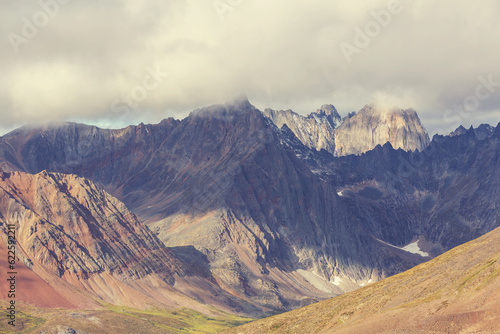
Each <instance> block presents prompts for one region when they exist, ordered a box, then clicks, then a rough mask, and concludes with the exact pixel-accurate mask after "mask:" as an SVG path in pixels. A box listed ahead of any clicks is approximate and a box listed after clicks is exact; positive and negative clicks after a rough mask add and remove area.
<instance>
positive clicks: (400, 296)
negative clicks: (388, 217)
mask: <svg viewBox="0 0 500 334" xmlns="http://www.w3.org/2000/svg"><path fill="white" fill-rule="evenodd" d="M224 333H227V334H230V333H238V334H244V333H259V334H260V333H426V334H427V333H500V228H499V229H496V230H494V231H492V232H490V233H488V234H486V235H484V236H482V237H480V238H478V239H476V240H473V241H471V242H468V243H466V244H464V245H461V246H459V247H456V248H454V249H452V250H450V251H449V252H446V253H445V254H443V255H441V256H439V257H437V258H435V259H433V260H431V261H429V262H426V263H423V264H421V265H419V266H417V267H415V268H413V269H410V270H408V271H406V272H404V273H401V274H399V275H396V276H393V277H390V278H388V279H385V280H382V281H380V282H378V283H375V284H373V285H370V286H367V287H365V288H362V289H359V290H356V291H353V292H351V293H347V294H344V295H342V296H339V297H336V298H333V299H330V300H326V301H323V302H319V303H316V304H313V305H310V306H307V307H304V308H301V309H297V310H294V311H291V312H287V313H283V314H280V315H276V316H273V317H270V318H266V319H262V320H258V321H255V322H251V323H249V324H246V325H243V326H241V327H237V328H233V329H229V330H228V331H226V332H224Z"/></svg>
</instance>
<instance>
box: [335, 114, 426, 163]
mask: <svg viewBox="0 0 500 334" xmlns="http://www.w3.org/2000/svg"><path fill="white" fill-rule="evenodd" d="M387 142H389V143H391V145H392V147H393V148H395V149H398V148H401V149H403V150H405V151H414V150H419V151H422V150H423V149H424V148H426V147H427V146H428V145H429V135H428V134H427V131H426V130H425V129H424V127H423V126H422V124H421V123H420V119H419V118H418V115H417V113H416V112H415V111H414V110H412V109H408V110H401V109H385V108H380V107H376V106H374V105H366V106H365V107H364V108H363V109H361V110H360V111H359V112H358V113H357V114H356V115H353V116H352V117H349V118H346V119H345V120H344V122H343V123H342V124H341V125H340V126H339V127H338V128H336V129H335V143H336V144H335V153H336V155H337V156H344V155H349V154H355V155H360V154H361V153H364V152H367V151H369V150H371V149H373V148H374V147H375V146H377V145H384V144H385V143H387Z"/></svg>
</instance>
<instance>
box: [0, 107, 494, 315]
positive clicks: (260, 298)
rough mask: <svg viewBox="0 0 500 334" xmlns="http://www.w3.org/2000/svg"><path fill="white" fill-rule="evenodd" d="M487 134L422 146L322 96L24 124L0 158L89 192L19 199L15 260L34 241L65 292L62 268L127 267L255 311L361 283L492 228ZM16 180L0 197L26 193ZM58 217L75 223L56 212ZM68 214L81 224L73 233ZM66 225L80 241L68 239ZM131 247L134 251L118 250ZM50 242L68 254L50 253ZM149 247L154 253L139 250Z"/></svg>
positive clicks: (416, 125) (8, 167)
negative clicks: (128, 118) (306, 107)
mask: <svg viewBox="0 0 500 334" xmlns="http://www.w3.org/2000/svg"><path fill="white" fill-rule="evenodd" d="M489 129H490V130H489V131H483V130H477V129H469V130H465V131H464V130H458V132H457V133H455V134H454V135H453V136H435V137H434V138H433V140H432V141H431V142H429V139H428V135H427V132H426V131H425V129H424V128H423V127H422V125H421V124H420V121H419V119H418V116H417V114H416V112H415V111H413V110H398V109H391V110H383V109H380V108H376V107H374V106H366V107H365V108H363V109H362V110H360V111H359V112H358V113H356V114H350V115H349V116H347V117H344V119H342V118H341V117H340V115H339V114H338V113H337V111H336V110H335V108H334V107H333V106H331V105H325V106H323V107H321V109H319V110H318V111H316V112H313V113H312V114H310V115H309V116H307V117H303V116H300V115H297V114H294V113H293V112H291V111H285V112H282V111H272V110H266V111H264V112H261V111H259V110H258V109H256V108H255V107H254V106H253V105H251V104H250V103H249V102H248V101H247V100H246V99H242V100H239V101H236V102H234V103H230V104H226V105H217V106H212V107H208V108H202V109H198V110H195V111H193V112H192V113H191V114H190V115H189V116H188V117H186V118H185V119H183V120H175V119H172V118H169V119H165V120H163V121H162V122H160V123H159V124H154V125H151V124H147V125H145V124H140V125H138V126H129V127H127V128H124V129H120V130H107V129H100V128H97V127H95V126H87V125H83V124H75V123H61V124H50V125H43V126H38V127H37V126H31V127H23V128H20V129H17V130H15V131H13V132H11V133H9V134H6V135H5V136H3V137H1V138H0V166H1V168H2V169H3V170H4V172H6V173H11V172H19V173H18V174H12V175H19V176H16V177H21V175H23V176H22V177H21V178H23V179H30V180H31V178H34V177H35V176H33V175H32V174H37V173H41V172H42V171H44V170H45V171H47V172H48V174H47V176H44V175H45V174H37V176H36V178H39V179H40V180H43V179H46V182H47V187H48V186H49V185H50V184H52V183H54V182H56V181H54V180H59V179H60V180H68V183H71V182H73V181H71V182H69V179H67V178H68V177H69V176H65V175H67V174H73V176H72V177H73V178H75V180H77V181H78V183H79V184H82V185H83V184H85V182H89V184H91V185H92V187H95V189H100V190H99V194H101V195H99V196H94V195H91V194H89V195H88V196H87V197H82V198H81V199H78V198H76V199H72V200H70V199H71V198H75V196H77V194H73V193H71V191H75V190H69V185H68V186H67V187H68V188H65V186H63V185H58V186H51V187H52V188H50V189H51V190H50V192H47V196H49V195H48V194H49V193H50V196H56V195H57V196H62V197H61V198H63V197H64V198H68V199H67V200H66V201H69V202H68V203H70V204H71V203H74V205H73V204H71V205H70V206H68V207H57V209H54V208H50V207H51V206H52V205H56V204H57V203H56V202H51V201H50V200H49V199H47V200H42V198H43V197H40V198H38V197H33V199H31V201H32V202H33V203H34V204H30V205H28V206H27V207H28V208H30V210H31V211H33V212H34V213H33V215H34V216H35V213H36V214H37V215H38V216H39V217H40V218H39V219H40V222H38V225H37V228H36V232H33V236H32V237H31V238H35V237H38V238H39V239H40V240H44V241H43V242H42V241H40V242H38V241H37V242H35V241H32V239H26V240H27V241H26V242H28V241H29V242H30V243H27V244H26V248H25V252H26V254H27V255H26V256H27V257H29V258H30V259H31V260H32V261H33V262H34V263H35V260H37V259H38V257H37V256H36V254H37V252H39V247H41V246H39V245H46V246H44V247H46V248H47V247H48V246H50V247H53V248H54V251H53V253H54V254H55V255H52V253H50V252H48V251H47V255H46V256H45V257H44V259H47V260H46V261H41V260H40V259H41V257H40V259H38V260H37V261H39V262H38V265H39V268H41V269H40V270H42V269H43V270H46V271H50V272H52V273H54V274H55V275H56V276H58V278H59V279H62V280H64V281H66V282H69V284H70V285H71V286H74V287H77V288H78V289H80V288H81V287H80V284H84V285H85V286H90V287H91V286H92V285H90V283H81V281H80V282H76V281H75V279H74V278H71V279H70V277H79V278H80V280H82V279H83V282H87V281H88V280H90V279H91V278H90V277H91V276H92V275H104V273H106V275H111V276H113V275H115V276H116V275H122V276H120V279H122V278H123V275H124V274H127V275H128V274H130V275H129V276H127V277H129V278H127V279H128V280H129V281H130V280H134V282H143V281H144V279H148V277H149V276H151V275H152V276H154V277H155V280H156V278H158V279H159V280H161V282H163V283H161V284H162V288H161V289H165V290H164V291H170V292H168V293H167V292H165V293H164V294H163V295H164V296H167V295H168V294H169V293H173V292H172V291H177V292H179V293H183V294H185V295H186V296H187V297H186V298H190V299H189V300H196V301H197V303H200V302H201V303H205V304H210V305H216V306H217V307H218V308H223V309H225V310H229V311H230V312H239V313H240V314H250V315H262V314H264V313H265V314H269V313H272V312H281V311H285V310H290V309H294V308H297V307H299V306H303V305H307V304H310V303H312V302H315V301H319V300H322V299H326V298H329V297H332V296H336V295H339V294H342V293H344V292H347V291H351V290H354V289H357V288H359V287H362V286H366V285H368V284H371V283H373V282H375V281H378V280H380V279H382V278H385V277H387V276H390V275H394V274H397V273H400V272H402V271H404V270H407V269H409V268H412V267H414V266H415V265H417V264H419V263H421V262H424V261H427V260H429V259H431V258H433V257H435V256H437V255H439V254H441V253H443V252H444V251H447V250H449V249H451V248H452V247H455V246H457V245H459V244H462V243H464V242H467V241H470V240H472V239H474V238H477V237H479V236H481V235H483V234H485V233H487V232H489V231H491V230H493V229H494V228H496V227H498V226H499V220H498V217H499V213H500V209H499V207H498V203H497V201H498V193H499V184H500V183H499V181H500V166H499V147H498V145H499V133H500V129H499V127H498V126H497V127H496V128H493V127H491V128H489ZM63 174H64V175H63ZM9 179H10V178H9ZM6 180H7V179H6ZM50 180H53V181H50ZM49 181H50V182H49ZM3 182H6V181H3ZM24 182H28V181H23V183H22V184H23V186H21V187H16V191H14V190H12V191H7V192H6V193H5V194H4V195H3V196H4V198H3V201H5V203H10V201H13V200H12V199H10V198H11V197H12V196H14V197H12V198H16V197H15V196H18V197H19V198H23V197H22V196H27V195H24V192H25V191H27V190H26V189H28V188H26V187H25V186H24ZM29 182H31V183H33V182H34V181H29ZM29 182H28V183H29ZM40 182H41V181H40ZM51 182H52V183H51ZM58 182H59V183H61V182H62V181H61V182H60V181H58ZM75 182H76V181H75ZM31 183H30V184H31ZM40 184H42V183H40ZM82 187H83V186H82ZM29 189H31V188H29ZM33 189H35V188H33ZM73 189H74V188H73ZM82 189H85V188H82ZM92 189H94V188H92ZM82 191H83V190H82ZM96 191H97V190H96ZM30 194H31V193H30ZM40 194H41V193H40ZM9 196H10V197H9ZM30 196H31V195H30ZM40 196H41V195H40ZM50 196H49V197H50ZM50 198H52V197H50ZM108 198H114V199H113V200H111V199H108ZM103 199H106V200H105V201H104V200H103ZM17 201H18V203H25V204H26V203H31V202H28V201H27V200H24V199H23V200H21V199H19V200H17ZM75 201H76V202H75ZM96 201H97V202H96ZM115 201H116V202H115ZM121 202H123V203H124V205H123V206H121V205H122V204H113V207H114V208H118V209H119V210H115V209H114V208H113V207H111V206H110V203H121ZM25 204H23V205H25ZM35 204H36V205H35ZM19 205H21V204H19ZM45 205H47V206H48V207H49V208H45V207H44V206H45ZM57 205H60V204H57ZM68 205H69V204H68ZM101 206H104V207H106V206H110V210H111V211H110V212H109V213H108V212H107V211H106V210H104V209H100V207H101ZM7 207H8V205H7V204H6V206H5V207H4V208H5V209H3V210H7V209H6V208H7ZM84 208H86V209H84ZM75 210H76V211H75ZM78 210H80V211H78ZM87 210H88V211H87ZM126 210H130V211H126ZM73 211H74V212H75V214H76V213H77V215H76V216H75V219H76V220H75V219H73V220H70V219H69V218H68V217H72V216H71V214H72V212H73ZM47 212H51V214H50V215H49V214H48V213H47ZM111 212H113V215H114V216H113V215H112V217H115V218H113V219H111V220H110V219H109V218H107V217H108V215H110V214H111ZM1 214H2V216H0V217H3V218H2V219H4V220H5V219H6V218H5V217H11V218H9V219H14V218H12V215H10V216H9V213H8V212H6V211H2V212H1ZM34 216H33V217H34ZM122 216H123V217H125V218H126V219H125V218H122ZM78 217H80V218H78ZM127 217H128V218H127ZM134 217H136V218H134ZM66 218H68V219H66ZM78 219H82V221H85V222H87V220H85V219H88V222H87V223H86V224H87V226H92V228H91V227H89V228H88V231H87V230H85V229H82V230H79V226H80V225H81V224H77V223H76V222H78V221H80V220H78ZM42 221H43V224H42ZM71 222H72V223H71ZM125 222H126V224H125ZM122 223H123V224H125V225H123V224H122ZM30 224H34V222H32V223H30ZM51 224H55V225H54V226H53V225H51ZM71 224H72V225H71ZM110 224H111V225H110ZM137 224H139V225H137ZM30 226H31V225H30ZM83 226H85V225H83ZM49 227H50V229H49ZM122 229H124V231H125V230H126V231H127V233H126V234H123V233H122V232H120V231H122ZM136 229H138V231H141V233H142V234H141V235H143V236H144V237H141V238H139V237H138V235H139V234H138V233H136V232H135V230H136ZM27 231H30V229H29V228H28V230H27ZM26 233H27V234H26V235H29V233H31V232H26ZM72 233H73V234H74V235H73V234H72ZM75 233H76V234H75ZM66 235H70V236H71V238H73V240H75V241H77V240H80V239H82V240H85V242H86V243H85V244H81V247H78V246H77V245H74V247H73V246H71V247H69V245H73V244H72V243H71V242H70V240H71V239H67V240H66V239H64V238H66ZM42 236H43V238H44V239H42ZM27 238H28V237H27ZM121 238H126V240H122V239H121ZM137 238H139V239H137ZM108 239H109V240H112V241H113V243H111V241H106V242H107V243H108V245H109V246H107V248H106V247H104V246H103V245H106V243H104V241H105V240H108ZM82 242H83V241H82ZM78 243H79V242H76V244H78ZM135 243H137V244H139V245H141V247H142V248H139V249H135V248H134V247H132V246H130V247H129V248H125V249H122V248H120V247H125V246H126V245H129V244H130V245H132V244H135ZM115 244H116V246H114V245H115ZM62 245H65V247H66V249H74V250H75V253H78V252H80V253H78V256H77V255H74V257H72V256H73V255H71V256H69V258H65V257H64V256H63V255H61V256H57V254H58V253H57V252H56V249H57V247H59V246H61V247H62ZM91 245H100V246H99V247H100V248H99V247H97V246H91ZM118 245H121V246H118ZM151 245H155V247H157V248H155V249H156V251H155V252H160V253H161V254H167V255H168V256H167V255H161V254H160V253H158V256H156V257H155V259H156V260H154V261H153V260H151V259H149V258H148V257H144V258H143V257H141V256H143V255H141V254H143V253H141V252H146V251H147V250H148V249H149V248H150V247H152V246H151ZM68 247H69V248H68ZM89 247H94V248H89ZM87 248H89V249H90V250H92V251H90V250H89V251H88V253H86V251H84V250H85V249H87ZM30 252H32V253H30ZM99 252H100V253H99ZM137 252H139V253H137ZM62 253H63V252H62V251H61V254H62ZM152 254H155V253H154V252H153V253H152ZM49 255H50V256H49ZM129 258H130V259H134V261H135V262H133V261H132V262H129V260H128V259H129ZM84 259H87V260H85V261H90V259H92V261H94V262H95V265H94V262H92V265H91V264H90V262H89V263H86V262H85V261H84ZM49 260H50V261H49ZM80 260H81V261H80ZM79 261H80V262H79ZM129 263H130V264H129ZM134 263H135V264H136V265H134ZM84 264H85V266H86V267H88V268H89V270H87V269H85V270H83V269H80V268H85V266H84ZM73 271H76V272H77V273H81V272H88V273H89V275H87V276H88V277H89V278H86V277H85V276H84V275H83V274H80V275H79V276H75V275H76V274H70V273H72V272H73ZM90 274H92V275H90ZM113 277H114V276H113ZM137 284H139V283H137ZM140 284H143V283H140ZM144 284H145V283H144ZM163 284H165V285H163ZM172 284H173V285H172ZM200 287H201V288H200ZM161 289H160V290H158V291H162V290H161ZM87 290H89V289H87ZM90 290H92V291H94V292H95V293H96V294H97V295H100V294H105V293H106V292H105V291H107V290H106V289H105V288H103V289H102V290H97V289H90ZM132 290H133V289H132ZM148 291H150V290H148ZM155 291H156V290H155ZM112 295H113V294H112ZM156 295H161V293H158V292H157V291H156V292H155V293H151V296H152V297H151V296H150V297H151V298H150V299H147V298H145V299H144V300H143V302H144V304H147V303H148V302H150V301H151V300H155V298H156ZM167 300H168V298H165V299H162V303H164V304H165V303H167ZM120 302H123V303H127V302H128V301H126V300H125V301H120ZM176 303H177V304H176V305H185V304H183V303H181V302H176ZM197 305H199V304H197Z"/></svg>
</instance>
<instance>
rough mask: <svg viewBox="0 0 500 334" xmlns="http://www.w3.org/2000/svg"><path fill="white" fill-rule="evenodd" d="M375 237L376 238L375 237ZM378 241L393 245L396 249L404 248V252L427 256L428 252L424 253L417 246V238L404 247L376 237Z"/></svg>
mask: <svg viewBox="0 0 500 334" xmlns="http://www.w3.org/2000/svg"><path fill="white" fill-rule="evenodd" d="M375 239H376V238H375ZM377 240H378V241H380V242H381V243H383V244H386V245H388V246H391V247H394V248H397V249H401V250H404V251H405V252H408V253H412V254H418V255H420V256H423V257H425V256H429V253H426V252H424V251H423V250H422V249H420V247H419V246H418V240H417V241H415V242H412V243H410V244H408V245H406V246H404V247H398V246H394V245H391V244H389V243H387V242H385V241H382V240H380V239H377Z"/></svg>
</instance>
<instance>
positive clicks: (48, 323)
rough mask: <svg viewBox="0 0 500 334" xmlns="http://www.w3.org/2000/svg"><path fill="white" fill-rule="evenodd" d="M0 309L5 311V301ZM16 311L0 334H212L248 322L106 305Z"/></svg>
mask: <svg viewBox="0 0 500 334" xmlns="http://www.w3.org/2000/svg"><path fill="white" fill-rule="evenodd" d="M0 305H1V307H2V309H5V307H6V306H7V304H6V301H2V302H1V303H0ZM17 307H18V312H17V314H16V322H15V323H16V326H15V327H12V326H10V325H8V323H7V320H5V319H3V320H2V321H1V322H0V333H25V334H35V333H36V334H39V333H46V334H54V333H57V334H59V333H75V332H76V333H77V334H84V333H88V334H103V333H106V334H112V333H119V334H138V333H148V334H149V333H151V334H167V333H168V334H170V333H172V334H174V333H175V334H179V333H200V334H201V333H216V332H219V331H221V330H224V329H227V328H230V327H234V326H237V325H241V324H243V323H245V322H247V321H249V320H250V319H246V318H241V317H237V316H234V315H231V314H225V313H222V312H219V311H217V310H214V314H217V315H214V316H212V317H208V316H205V315H202V314H201V313H198V312H196V311H193V310H189V309H186V308H183V309H178V310H162V309H148V310H139V309H133V308H128V307H122V306H112V305H108V306H104V307H103V308H102V309H98V310H76V309H73V310H71V309H47V308H39V307H33V306H29V305H27V304H24V303H23V304H21V305H18V306H17ZM71 330H74V332H72V331H71Z"/></svg>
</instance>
